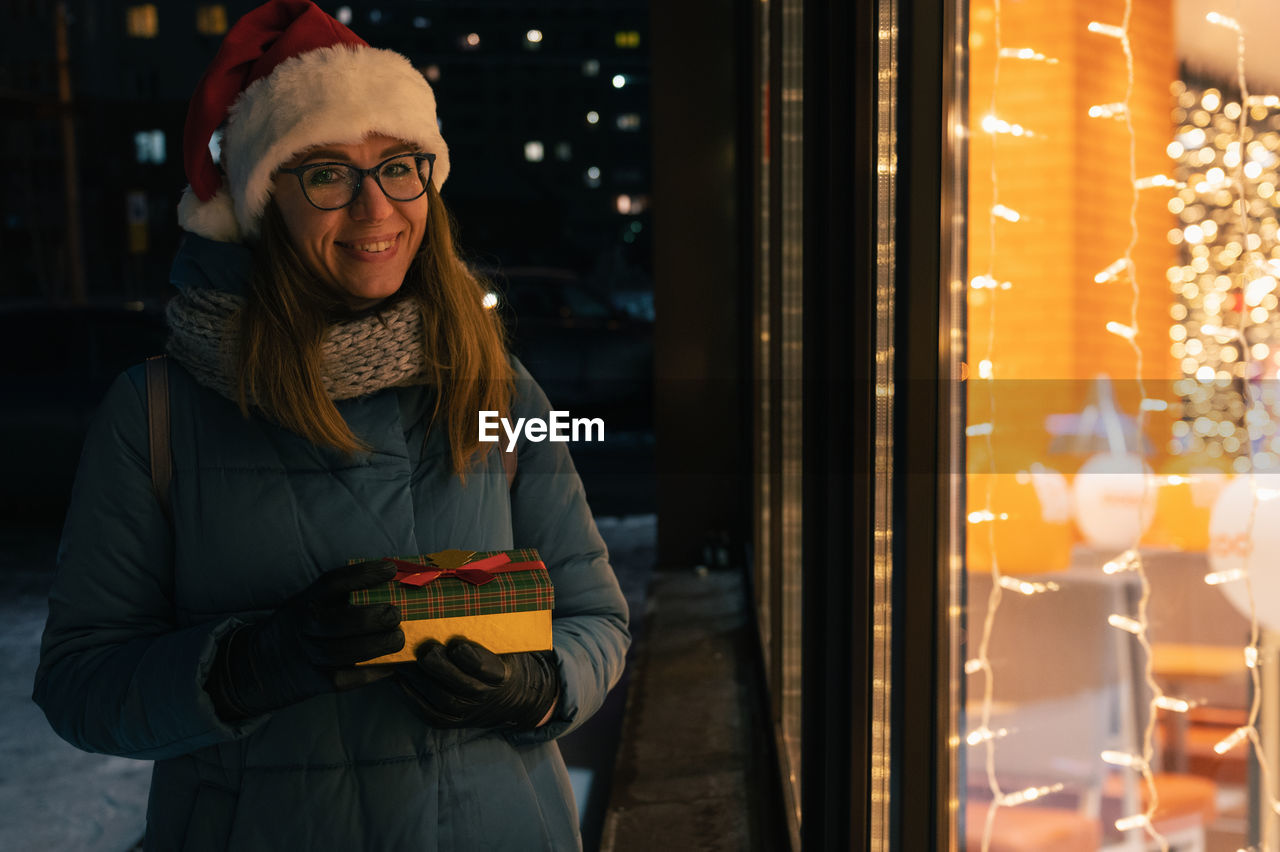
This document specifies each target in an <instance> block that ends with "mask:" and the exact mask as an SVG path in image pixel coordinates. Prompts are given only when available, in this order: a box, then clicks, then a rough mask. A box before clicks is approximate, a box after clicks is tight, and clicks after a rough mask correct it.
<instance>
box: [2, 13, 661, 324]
mask: <svg viewBox="0 0 1280 852" xmlns="http://www.w3.org/2000/svg"><path fill="white" fill-rule="evenodd" d="M255 5H256V4H255V3H253V2H228V3H200V2H194V0H174V2H167V3H163V4H161V3H132V2H123V1H122V0H65V2H60V3H47V2H34V0H5V2H2V3H0V21H2V22H3V26H0V114H3V117H4V121H3V127H4V130H3V137H2V138H3V143H2V144H3V149H2V150H3V153H4V155H5V158H6V162H7V164H8V165H9V168H7V169H5V178H4V181H3V183H2V184H0V186H2V187H3V189H2V190H0V192H2V195H0V207H2V209H3V214H4V215H3V220H2V223H0V225H2V228H0V250H2V251H3V252H4V257H5V259H6V261H7V262H6V263H5V264H4V267H3V271H0V276H2V277H0V280H2V281H3V282H4V283H3V286H0V292H2V293H3V297H4V298H6V299H15V298H16V299H42V300H43V299H51V300H67V299H74V298H75V297H76V295H77V292H78V290H77V287H76V284H75V278H76V277H77V276H79V277H81V278H82V279H83V282H84V283H83V292H84V293H85V294H87V296H88V297H89V298H91V299H92V298H99V297H102V296H108V295H109V296H128V297H132V298H141V297H148V296H160V295H163V293H164V292H165V287H166V281H167V273H168V265H169V259H170V257H171V256H172V253H173V250H174V248H175V246H176V244H177V241H178V239H179V237H180V232H179V229H178V227H177V223H176V217H175V212H174V211H175V207H176V204H177V201H178V198H179V196H180V194H181V191H182V188H183V186H184V185H185V183H186V180H185V176H184V174H183V169H182V161H181V146H182V124H183V120H184V117H185V114H186V104H187V98H188V97H189V96H190V93H191V91H192V90H193V88H194V87H195V84H196V82H197V80H198V79H199V77H200V74H201V73H202V72H203V70H204V68H205V67H206V65H207V64H208V62H209V61H210V60H211V59H212V57H213V56H214V54H215V53H216V51H217V48H218V45H219V43H220V41H221V38H222V35H223V34H224V33H225V32H226V30H227V28H228V26H229V25H231V24H233V23H234V22H235V20H236V19H237V18H238V17H240V16H241V15H243V14H244V13H245V12H246V11H248V10H249V9H251V8H253V7H254V6H255ZM320 5H321V7H322V8H324V9H325V11H327V12H329V13H330V14H332V15H334V16H335V17H337V18H338V19H339V20H341V21H343V22H344V23H347V24H348V25H349V26H350V27H351V28H352V29H353V30H355V31H356V32H357V33H358V34H360V35H361V36H362V37H364V38H365V39H367V40H368V41H369V42H370V43H371V44H373V45H375V46H378V47H387V48H391V49H393V50H397V51H399V52H401V53H404V54H405V55H406V56H408V57H409V58H410V59H411V60H412V61H413V62H414V63H415V65H417V66H418V67H419V68H420V69H421V70H422V72H423V73H424V74H425V75H426V76H427V77H428V79H429V80H430V81H431V82H432V85H433V86H434V87H435V89H436V93H437V99H438V102H439V115H440V120H441V123H442V125H443V131H444V135H445V138H446V139H447V140H448V143H449V146H450V148H451V150H452V152H453V162H454V171H453V173H452V175H451V177H450V180H449V184H448V186H447V187H446V189H445V199H446V201H447V202H448V203H449V204H450V205H451V206H452V208H453V209H454V212H455V214H456V216H457V218H458V220H459V224H460V226H461V244H462V246H463V249H464V250H465V251H467V252H469V253H470V254H471V255H472V256H473V257H474V258H475V259H476V260H478V261H480V262H482V263H484V264H486V265H490V266H492V265H496V264H506V265H510V264H537V265H550V266H563V267H569V268H572V269H575V270H577V271H580V272H584V273H588V274H592V273H594V274H595V275H596V276H597V278H598V283H600V284H601V285H603V286H605V287H609V286H613V285H614V283H615V282H617V281H619V280H621V279H624V278H629V279H631V282H632V283H631V285H630V286H634V280H636V279H640V280H647V276H648V270H649V260H648V256H649V230H648V228H649V211H648V204H649V186H650V164H649V155H648V138H649V71H648V68H649V53H648V32H647V23H648V4H647V2H645V0H606V2H586V0H577V2H557V3H538V4H534V3H530V2H496V1H495V0H488V2H457V0H431V2H424V0H386V2H375V3H347V4H337V3H327V2H326V3H321V4H320ZM60 30H61V31H62V32H63V33H64V34H65V45H66V47H65V60H63V61H60V60H59V48H58V43H59V31H60ZM62 69H65V81H66V84H67V85H66V86H65V88H64V90H63V91H62V93H61V94H60V72H61V71H62ZM68 127H69V128H70V132H64V128H68ZM67 174H71V175H73V176H74V178H73V180H72V181H71V182H70V183H69V182H68V180H67V179H66V175H67ZM68 186H70V187H71V189H72V192H71V193H70V194H69V193H68ZM68 210H73V211H74V212H75V215H71V216H69V215H68ZM77 218H78V220H79V221H78V222H77Z"/></svg>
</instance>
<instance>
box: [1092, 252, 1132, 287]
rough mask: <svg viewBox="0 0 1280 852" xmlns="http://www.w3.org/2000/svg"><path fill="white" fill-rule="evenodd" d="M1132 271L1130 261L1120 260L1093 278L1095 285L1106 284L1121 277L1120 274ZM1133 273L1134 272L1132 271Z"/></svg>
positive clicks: (1113, 262)
mask: <svg viewBox="0 0 1280 852" xmlns="http://www.w3.org/2000/svg"><path fill="white" fill-rule="evenodd" d="M1125 270H1130V266H1129V261H1128V260H1126V259H1125V258H1123V257H1122V258H1118V259H1117V260H1114V261H1112V262H1111V264H1110V265H1108V266H1107V268H1106V269H1103V270H1102V271H1101V272H1099V273H1098V274H1097V275H1095V276H1093V280H1094V283H1095V284H1106V283H1107V282H1108V281H1115V280H1116V279H1117V278H1119V277H1120V273H1121V272H1124V271H1125ZM1130 272H1132V270H1130Z"/></svg>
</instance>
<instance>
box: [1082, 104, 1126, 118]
mask: <svg viewBox="0 0 1280 852" xmlns="http://www.w3.org/2000/svg"><path fill="white" fill-rule="evenodd" d="M1128 114H1129V105H1128V104H1123V103H1114V104H1094V105H1093V106H1091V107H1089V117H1090V118H1124V117H1125V116H1126V115H1128Z"/></svg>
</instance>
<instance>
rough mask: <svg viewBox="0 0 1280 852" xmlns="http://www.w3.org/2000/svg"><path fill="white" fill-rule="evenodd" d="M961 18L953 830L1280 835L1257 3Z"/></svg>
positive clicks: (1274, 227) (1088, 1) (974, 835)
mask: <svg viewBox="0 0 1280 852" xmlns="http://www.w3.org/2000/svg"><path fill="white" fill-rule="evenodd" d="M967 27H968V31H967V38H965V39H963V41H967V47H968V50H967V53H966V52H965V51H961V52H960V53H961V56H960V58H959V59H958V60H957V61H958V62H960V63H961V64H962V65H964V66H965V67H966V74H965V75H964V76H963V77H961V79H965V80H966V81H967V83H966V85H967V91H965V92H962V93H960V95H959V99H960V100H963V101H966V102H967V115H966V116H965V118H964V119H963V123H964V126H965V131H966V132H965V133H964V134H963V135H964V137H965V146H964V147H965V148H966V149H967V150H965V151H963V152H962V153H963V155H964V165H963V169H962V174H963V178H962V183H963V185H962V186H961V187H960V188H959V189H960V190H961V191H960V192H958V193H957V196H958V197H959V198H960V199H962V200H961V201H960V202H959V203H960V204H961V205H962V206H961V208H960V209H959V210H956V211H952V212H954V213H955V214H957V220H958V221H962V222H963V227H962V228H960V226H958V229H959V230H962V231H963V234H962V237H961V238H962V239H963V242H964V246H965V248H964V251H963V252H961V257H960V260H959V262H957V263H956V266H957V267H958V268H956V269H954V270H953V273H954V274H953V276H952V277H953V278H954V279H955V280H956V281H957V282H963V286H964V287H965V288H966V294H967V317H966V318H965V320H964V322H963V324H962V326H961V327H958V328H957V329H956V331H959V332H960V333H961V334H962V335H963V339H964V340H965V341H966V347H965V352H964V354H963V365H962V368H961V375H962V377H963V379H964V381H963V383H962V387H963V391H962V394H963V397H962V401H963V403H964V406H965V408H966V415H965V417H964V422H963V424H957V428H963V430H964V440H965V446H966V463H965V470H966V475H965V483H964V486H965V488H964V491H965V495H966V497H965V505H964V509H963V511H964V519H963V520H964V524H963V526H964V528H965V536H964V538H965V540H964V542H963V543H962V544H958V545H957V552H956V554H955V555H956V557H957V558H956V559H955V560H954V563H955V564H956V565H957V566H963V567H962V572H963V573H962V578H961V579H962V583H960V584H958V585H959V587H960V588H962V589H963V590H964V591H963V592H962V593H961V601H959V603H961V604H962V606H960V607H957V608H956V610H955V611H956V613H957V615H956V618H957V622H956V625H955V627H956V634H955V635H956V637H957V642H958V645H959V647H960V649H961V653H960V654H959V656H958V660H957V662H956V663H955V667H956V670H955V671H954V672H953V673H952V675H953V682H955V683H957V684H960V685H962V686H961V688H960V690H959V691H960V695H961V696H962V698H961V701H960V702H959V706H958V708H957V713H958V726H957V729H958V731H959V733H960V735H961V737H962V742H961V744H960V745H959V749H960V754H959V759H958V766H959V777H958V782H957V790H956V791H955V793H956V796H955V798H956V804H957V807H958V810H957V813H958V824H959V827H960V829H961V833H960V834H959V835H958V837H959V838H960V840H959V844H958V845H959V847H960V848H962V849H963V848H967V849H972V850H978V849H981V850H984V852H986V850H988V849H1003V848H1037V849H1039V848H1072V849H1077V848H1078V849H1099V848H1104V847H1117V848H1133V849H1144V848H1153V849H1160V848H1197V849H1204V848H1221V849H1231V850H1236V849H1250V850H1252V849H1258V850H1261V849H1275V848H1280V823H1278V822H1277V820H1278V819H1280V817H1277V814H1280V768H1278V763H1277V755H1280V678H1277V677H1276V666H1277V664H1278V658H1277V654H1276V648H1277V646H1280V641H1278V639H1280V632H1278V631H1280V561H1277V560H1278V559H1280V475H1278V473H1280V431H1278V430H1277V427H1276V424H1277V422H1278V420H1280V394H1278V393H1277V383H1276V381H1275V379H1276V375H1277V372H1278V371H1280V303H1278V301H1277V299H1278V298H1280V285H1278V284H1277V282H1278V281H1280V240H1278V239H1277V231H1278V229H1280V224H1278V222H1277V206H1278V205H1280V198H1278V197H1277V191H1278V189H1280V97H1277V96H1278V95H1280V64H1277V63H1276V62H1275V60H1274V58H1273V53H1274V50H1273V45H1274V42H1275V38H1276V36H1278V35H1280V18H1277V16H1276V15H1275V10H1274V8H1271V9H1269V8H1268V4H1263V3H1253V2H1234V0H1233V2H1230V3H1220V4H1219V3H1214V2H1212V0H1129V2H1122V0H1062V2H1016V3H1015V2H1001V0H974V2H972V3H970V4H969V7H968V9H967ZM962 31H963V29H962ZM961 557H962V558H961ZM1010 838H1017V843H1013V842H1012V841H1011V840H1010ZM1064 838H1066V840H1064ZM1063 843H1066V844H1067V845H1061V844H1063ZM1073 843H1074V845H1072V844H1073ZM1054 844H1058V845H1054ZM1124 844H1130V845H1128V846H1125V845H1124ZM1195 844H1199V845H1195ZM1206 844H1208V845H1207V847H1206Z"/></svg>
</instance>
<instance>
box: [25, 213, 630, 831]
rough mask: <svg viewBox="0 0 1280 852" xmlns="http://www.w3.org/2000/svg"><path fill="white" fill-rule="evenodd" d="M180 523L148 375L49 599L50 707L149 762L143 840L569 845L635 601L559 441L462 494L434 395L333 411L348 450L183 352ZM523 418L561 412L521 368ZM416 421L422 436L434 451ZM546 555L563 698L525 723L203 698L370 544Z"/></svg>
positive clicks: (134, 374)
mask: <svg viewBox="0 0 1280 852" xmlns="http://www.w3.org/2000/svg"><path fill="white" fill-rule="evenodd" d="M246 258H247V254H246V253H245V251H244V249H243V248H242V247H239V246H230V245H227V244H217V243H210V242H208V241H205V240H200V239H198V238H195V239H189V240H188V243H187V244H186V246H185V247H184V250H183V253H182V254H181V255H180V257H179V260H178V263H177V264H176V265H175V278H176V279H177V282H178V283H179V285H180V286H183V285H185V286H210V285H212V286H226V287H228V288H235V287H236V286H237V282H241V281H243V276H244V275H245V274H246V267H245V265H244V264H245V261H246ZM170 367H171V369H170V376H171V380H170V394H171V400H170V402H171V405H170V408H171V416H172V434H173V443H174V448H173V456H174V478H173V485H172V492H171V499H172V508H173V534H172V535H171V534H170V529H169V526H168V525H167V524H166V522H165V518H164V516H163V515H162V513H161V511H160V507H159V505H158V504H157V501H156V498H155V496H154V495H153V493H152V490H151V482H150V477H149V466H148V447H147V418H146V394H145V385H144V377H143V370H142V369H141V368H140V367H135V368H133V369H131V370H129V371H128V372H127V373H126V374H124V375H122V376H121V377H120V378H119V379H118V380H117V381H116V382H115V384H114V385H113V386H112V388H111V390H110V391H109V392H108V394H107V397H106V400H105V401H104V403H103V405H102V407H101V409H100V411H99V412H98V414H97V417H96V421H95V423H94V425H93V427H92V430H91V432H90V435H89V437H88V440H87V441H86V443H85V448H84V453H83V456H82V458H81V462H80V470H79V473H78V475H77V479H76V485H75V489H74V493H73V497H72V502H71V506H70V510H69V513H68V516H67V522H66V527H65V529H64V532H63V538H62V543H61V546H60V548H59V555H58V573H57V578H56V580H55V582H54V586H53V590H52V592H51V594H50V598H49V620H48V623H47V625H46V627H45V633H44V641H43V645H42V648H41V659H40V666H39V670H38V671H37V673H36V684H35V696H34V697H35V700H36V702H37V703H38V704H39V705H40V706H41V707H42V708H43V709H44V711H45V714H46V715H47V716H48V718H49V722H50V723H51V724H52V726H53V728H54V729H55V730H56V731H57V732H58V733H59V734H60V735H61V736H62V737H64V738H65V739H67V740H68V741H69V742H71V743H73V744H74V745H76V746H78V747H80V748H83V749H85V750H88V751H94V752H103V753H107V754H115V755H123V756H126V757H134V758H145V759H153V760H155V761H156V763H155V770H154V774H153V777H152V784H151V797H150V802H149V806H148V813H147V839H146V845H145V848H146V849H148V850H164V852H170V850H205V849H208V850H214V849H217V850H224V849H232V850H283V849H306V850H344V852H348V850H414V852H436V850H439V852H467V850H477V852H479V851H480V850H486V852H490V851H492V850H513V851H514V850H520V852H523V850H543V849H545V850H573V849H577V848H579V847H580V846H581V839H580V837H579V834H578V817H577V813H576V810H575V806H574V802H573V795H572V791H571V789H570V786H569V780H568V775H567V773H566V772H565V767H564V762H563V760H562V759H561V757H560V751H559V748H558V747H557V746H556V743H555V738H556V737H558V736H560V735H562V734H564V733H566V732H567V731H570V730H572V729H574V728H575V727H577V726H578V725H580V724H581V723H582V722H583V721H584V720H585V719H587V718H588V717H590V716H591V715H592V714H593V713H594V712H595V711H596V710H597V709H598V708H599V707H600V704H601V702H602V701H603V700H604V697H605V693H606V692H607V691H608V690H609V689H610V688H611V687H612V686H613V685H614V684H615V683H616V682H617V681H618V678H619V676H620V674H621V672H622V666H623V657H624V654H625V652H626V649H627V645H628V643H629V641H630V637H629V634H628V632H627V608H626V602H625V600H624V599H623V597H622V594H621V592H620V591H619V588H618V583H617V580H616V578H615V577H614V574H613V571H612V569H611V568H610V566H609V559H608V554H607V552H606V550H605V546H604V542H603V541H602V540H601V538H600V535H599V534H598V532H597V531H596V527H595V523H594V521H593V520H592V517H591V513H590V511H589V509H588V507H587V503H586V500H585V498H584V494H583V490H582V485H581V482H580V480H579V478H578V475H577V474H576V472H575V471H574V468H573V464H572V462H571V461H570V458H569V454H568V451H567V449H566V445H565V444H562V443H555V444H553V443H546V442H543V443H531V442H527V441H526V442H523V443H522V445H521V446H520V449H519V464H518V473H517V476H516V480H515V482H514V484H513V485H512V487H511V488H510V489H508V487H507V482H506V477H505V473H504V470H503V467H502V462H501V459H500V457H499V455H498V454H497V453H490V454H489V455H488V456H487V457H486V460H485V461H484V462H483V463H482V464H481V466H480V467H479V469H477V470H476V471H474V472H473V473H472V474H470V475H469V476H468V477H467V482H466V484H465V485H463V484H462V483H461V482H460V481H459V479H458V477H457V476H456V475H454V474H453V473H452V472H451V470H450V462H449V454H448V451H447V447H446V444H445V441H444V439H443V437H442V436H441V435H440V434H439V430H432V434H431V435H429V436H427V435H426V432H427V428H426V427H427V420H428V419H429V415H430V411H431V407H432V403H433V397H432V393H431V391H430V390H429V389H427V388H423V387H415V388H404V389H390V390H385V391H381V392H378V393H375V394H372V395H369V396H366V397H361V398H358V399H353V400H349V401H345V402H340V403H339V404H338V407H339V410H340V411H341V412H342V415H343V416H344V417H345V418H346V420H347V422H348V423H349V424H350V426H351V427H352V429H353V430H354V431H355V433H356V434H357V435H359V436H360V437H362V438H363V439H364V440H365V441H366V442H368V443H369V444H370V445H371V446H372V447H373V448H374V449H373V451H372V452H371V453H369V454H368V455H365V456H361V457H358V458H355V459H349V458H347V457H344V456H342V455H341V454H339V453H336V452H331V451H328V450H326V449H323V448H318V447H316V446H314V445H312V444H310V443H308V442H306V441H304V440H303V439H301V438H299V437H298V436H296V435H294V434H292V433H290V432H287V431H285V430H283V429H281V428H278V427H276V426H274V425H272V424H270V423H268V422H265V421H263V420H261V419H258V418H254V419H250V420H246V419H244V418H243V417H242V416H241V415H240V413H239V411H238V410H237V408H236V407H235V406H234V405H233V404H232V403H230V402H229V401H227V400H226V399H224V398H222V397H221V396H219V395H218V394H216V393H214V392H213V391H210V390H208V389H206V388H204V387H201V386H200V385H198V384H196V383H195V381H194V380H193V379H191V377H190V376H189V374H187V373H186V372H185V371H184V370H182V369H181V368H180V367H178V366H177V365H176V364H173V363H171V364H170ZM517 369H518V373H519V376H518V379H519V380H518V386H517V399H516V401H515V403H514V406H513V407H514V412H513V416H518V417H530V416H537V417H545V416H546V413H547V411H548V410H549V405H548V402H547V399H546V397H545V396H544V395H543V394H542V392H541V390H540V389H539V388H538V387H537V385H536V384H535V383H534V382H533V381H532V380H531V379H530V378H529V375H528V373H527V372H525V371H524V369H523V367H520V366H519V365H517ZM424 436H425V437H426V441H425V446H424ZM511 547H536V548H537V549H538V550H539V551H540V552H541V554H542V556H543V559H544V560H545V561H546V563H547V566H548V568H549V571H550V575H551V578H552V581H553V582H554V583H555V593H556V605H555V610H554V613H553V634H554V643H555V653H556V657H557V659H558V661H559V665H560V674H561V678H562V682H563V693H562V695H561V698H560V703H559V705H558V707H557V710H556V713H555V715H554V717H553V719H552V721H551V723H549V724H548V725H546V726H544V727H542V728H539V729H537V730H536V731H531V732H526V733H505V732H502V731H498V730H484V729H461V730H444V729H437V728H433V727H431V726H430V725H428V724H427V723H426V722H425V721H423V719H422V718H421V716H420V715H419V714H418V713H417V712H416V711H415V709H414V706H413V705H412V704H411V703H410V701H409V700H408V699H407V698H406V697H405V696H404V694H403V693H402V691H401V690H400V688H399V687H398V686H397V685H396V684H395V682H394V681H393V680H391V679H387V680H383V681H380V682H378V683H375V684H372V685H370V686H367V687H364V688H361V689H357V690H353V691H350V692H344V693H335V694H332V695H324V696H320V697H317V698H313V699H310V700H307V701H304V702H301V703H299V704H296V705H294V706H292V707H288V708H286V709H283V710H280V711H277V712H275V713H272V714H268V715H266V716H262V717H258V718H255V719H250V720H247V721H246V722H244V723H243V724H237V725H228V724H226V723H224V722H222V721H221V720H220V719H219V718H218V717H217V716H216V714H215V713H214V710H213V705H212V704H211V702H210V700H209V698H208V696H207V695H206V693H205V692H204V689H203V687H202V684H203V683H204V681H205V679H206V676H207V674H208V671H209V667H210V665H211V664H212V662H213V656H214V645H215V641H216V639H217V638H218V637H219V636H221V635H222V634H223V633H225V632H226V631H227V630H228V629H230V628H231V627H232V626H233V625H234V624H236V623H238V621H237V620H238V619H246V618H251V617H255V616H258V615H261V614H265V613H266V612H268V611H270V610H271V609H273V608H275V607H276V606H277V605H279V604H280V603H281V602H282V601H284V600H285V599H286V598H288V597H290V596H291V595H293V594H295V593H297V592H298V591H300V590H302V589H303V588H305V587H306V586H307V585H308V584H309V583H310V582H311V581H312V580H314V579H315V578H316V577H317V576H318V575H319V574H321V573H322V572H324V571H326V570H329V569H332V568H334V567H337V566H339V565H342V564H344V563H346V562H347V560H349V559H352V558H359V557H376V556H383V555H391V554H416V553H430V552H434V551H438V550H443V549H446V548H462V549H468V550H500V549H506V548H511Z"/></svg>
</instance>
